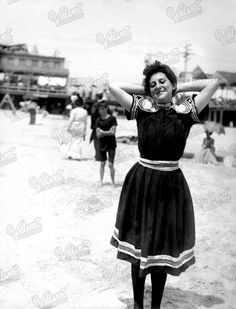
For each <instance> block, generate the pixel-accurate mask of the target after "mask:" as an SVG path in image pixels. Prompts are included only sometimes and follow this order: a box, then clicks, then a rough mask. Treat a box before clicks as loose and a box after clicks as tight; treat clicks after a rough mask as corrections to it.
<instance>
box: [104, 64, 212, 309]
mask: <svg viewBox="0 0 236 309" xmlns="http://www.w3.org/2000/svg"><path fill="white" fill-rule="evenodd" d="M144 75H145V83H144V87H143V86H140V85H130V84H125V85H120V84H110V85H109V90H110V92H111V93H112V95H113V96H114V97H115V98H116V100H117V101H118V102H119V103H120V104H121V105H122V106H123V107H124V108H125V110H126V116H127V118H128V120H131V119H136V121H137V129H138V148H139V151H140V159H139V162H137V163H136V164H134V166H133V167H132V168H131V169H130V171H129V172H128V174H127V175H126V178H125V181H124V184H123V188H122V191H121V195H120V200H119V206H118V212H117V217H116V224H115V229H114V233H113V236H112V238H111V244H112V245H113V246H115V247H116V248H117V249H118V251H117V258H119V259H122V260H126V261H129V262H131V276H132V283H133V293H134V308H143V296H144V285H145V277H146V275H147V274H149V273H150V274H151V281H152V308H160V304H161V299H162V294H163V291H164V286H165V282H166V278H167V273H168V274H171V275H174V276H178V275H180V273H181V272H183V271H185V270H186V269H187V268H188V267H189V266H190V265H192V264H194V263H195V257H194V244H195V225H194V211H193V204H192V198H191V195H190V191H189V187H188V184H187V182H186V180H185V177H184V175H183V173H182V171H181V169H180V168H179V167H178V161H179V159H180V158H181V157H182V155H183V152H184V148H185V144H186V139H187V137H188V134H189V131H190V129H191V126H192V125H194V124H195V123H199V122H201V121H202V120H203V118H204V117H205V116H206V114H207V112H208V103H209V101H210V99H211V97H212V95H213V94H214V92H215V91H216V89H217V87H218V81H217V80H198V81H193V82H190V83H184V84H182V85H178V87H177V79H176V76H175V74H174V72H173V71H172V70H171V69H170V67H169V66H167V65H165V64H161V63H160V62H155V63H154V64H152V65H149V66H147V67H146V68H145V70H144ZM187 91H198V92H200V93H199V94H197V95H192V96H191V97H189V98H187V99H186V100H185V101H184V102H182V103H181V104H180V105H175V104H174V103H173V102H172V98H173V96H174V95H175V94H176V93H178V92H187ZM131 94H132V95H131ZM141 95H148V96H149V97H150V99H147V98H145V97H143V96H141Z"/></svg>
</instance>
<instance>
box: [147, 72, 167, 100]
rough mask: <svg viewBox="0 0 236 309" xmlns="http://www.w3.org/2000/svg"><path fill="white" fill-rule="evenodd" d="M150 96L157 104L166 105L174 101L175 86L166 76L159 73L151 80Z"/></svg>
mask: <svg viewBox="0 0 236 309" xmlns="http://www.w3.org/2000/svg"><path fill="white" fill-rule="evenodd" d="M149 84H150V94H151V96H152V98H153V99H154V101H155V102H156V103H166V102H170V101H171V100H172V91H173V85H172V84H171V82H170V81H169V79H168V78H167V76H166V75H165V73H162V72H158V73H155V74H153V75H152V76H151V78H150V82H149Z"/></svg>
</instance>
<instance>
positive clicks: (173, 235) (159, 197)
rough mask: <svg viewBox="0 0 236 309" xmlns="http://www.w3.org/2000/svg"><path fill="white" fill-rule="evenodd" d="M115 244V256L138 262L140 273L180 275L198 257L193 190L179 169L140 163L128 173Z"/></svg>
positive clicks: (120, 202) (113, 239)
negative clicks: (195, 254)
mask: <svg viewBox="0 0 236 309" xmlns="http://www.w3.org/2000/svg"><path fill="white" fill-rule="evenodd" d="M111 244H112V245H113V246H115V247H116V248H117V249H118V251H117V258H118V259H122V260H126V261H129V262H131V263H133V264H135V265H137V266H139V268H140V271H139V275H140V276H145V275H147V274H148V273H153V272H159V271H164V272H166V273H168V274H171V275H174V276H178V275H180V273H181V272H183V271H185V270H186V269H187V268H188V267H189V266H190V265H192V264H194V263H195V257H194V244H195V224H194V212H193V203H192V198H191V194H190V191H189V187H188V184H187V182H186V180H185V177H184V175H183V173H182V171H181V170H180V169H177V170H174V171H170V172H169V171H160V170H154V169H151V168H147V167H144V166H143V165H141V164H140V163H136V164H135V165H134V166H133V167H132V168H131V169H130V171H129V172H128V174H127V175H126V178H125V181H124V184H123V188H122V191H121V195H120V200H119V206H118V212H117V217H116V224H115V229H114V233H113V235H112V238H111Z"/></svg>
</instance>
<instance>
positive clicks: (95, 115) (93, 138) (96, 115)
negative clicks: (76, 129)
mask: <svg viewBox="0 0 236 309" xmlns="http://www.w3.org/2000/svg"><path fill="white" fill-rule="evenodd" d="M98 103H99V101H97V102H95V103H94V104H93V105H92V107H91V126H90V128H91V130H92V133H91V135H90V140H89V141H90V143H91V142H92V141H93V143H94V149H95V160H96V161H98V160H99V139H98V138H97V134H96V120H97V119H98V118H99V117H100V115H99V112H98Z"/></svg>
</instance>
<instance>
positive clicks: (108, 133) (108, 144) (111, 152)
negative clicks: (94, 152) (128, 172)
mask: <svg viewBox="0 0 236 309" xmlns="http://www.w3.org/2000/svg"><path fill="white" fill-rule="evenodd" d="M97 107H98V112H99V115H100V117H99V118H98V119H97V120H96V124H95V127H96V134H97V138H98V139H99V155H98V161H100V162H101V165H100V185H101V186H103V177H104V171H105V165H106V160H107V154H108V161H109V168H110V175H111V181H112V185H113V186H115V168H114V159H115V151H116V138H115V134H116V126H117V121H116V117H114V116H112V115H110V114H109V113H108V104H107V102H106V101H101V102H99V103H98V106H97Z"/></svg>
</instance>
